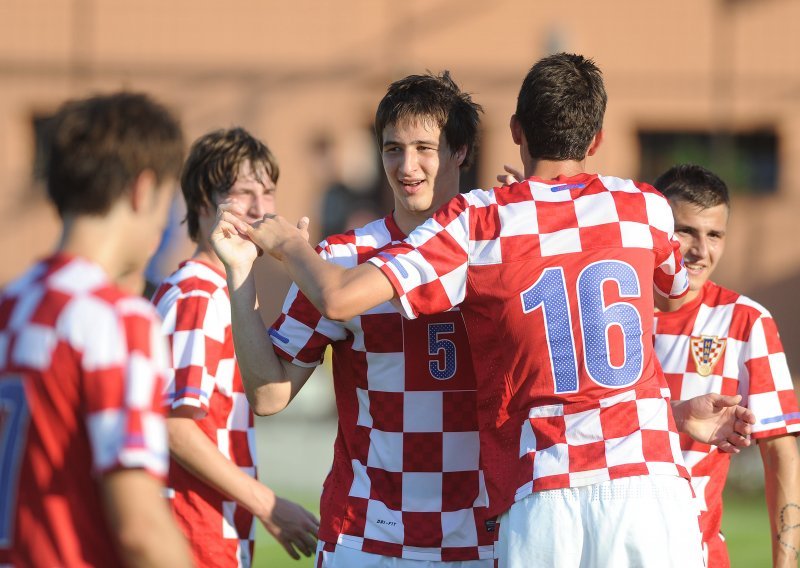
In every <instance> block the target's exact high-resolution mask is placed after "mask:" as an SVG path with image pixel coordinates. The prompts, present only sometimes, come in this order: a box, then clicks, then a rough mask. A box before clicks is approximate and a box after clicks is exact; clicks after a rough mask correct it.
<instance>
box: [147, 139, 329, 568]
mask: <svg viewBox="0 0 800 568" xmlns="http://www.w3.org/2000/svg"><path fill="white" fill-rule="evenodd" d="M278 174H279V171H278V164H277V162H276V161H275V158H274V156H273V155H272V152H271V151H270V150H269V148H267V147H266V146H265V145H264V144H263V143H262V142H261V141H259V140H257V139H256V138H254V137H253V136H252V135H250V134H249V133H248V132H247V131H245V130H244V129H242V128H232V129H228V130H217V131H214V132H210V133H208V134H206V135H204V136H201V137H200V138H199V139H197V140H196V141H195V142H194V144H192V147H191V149H190V152H189V157H188V158H187V160H186V164H185V165H184V167H183V172H182V174H181V188H182V191H183V195H184V198H185V200H186V207H187V215H186V221H187V227H188V231H189V236H190V237H191V239H192V240H193V241H195V242H196V243H197V249H196V251H195V253H194V255H193V256H192V257H191V258H190V259H189V260H187V261H186V262H184V263H182V264H181V265H180V267H179V268H178V270H177V271H176V272H174V273H173V274H172V275H171V276H169V277H168V278H167V279H166V280H165V281H164V282H163V283H162V285H161V286H160V287H159V288H158V290H157V291H156V294H155V295H154V297H153V303H155V305H156V307H157V309H158V312H159V314H160V315H161V317H162V318H163V319H164V324H163V328H162V329H163V332H164V334H165V335H166V336H167V337H169V341H170V344H171V346H172V368H171V369H170V372H169V375H168V380H167V389H166V397H167V404H168V405H169V416H168V418H167V428H168V431H169V449H170V453H171V455H172V462H171V465H170V472H169V479H168V487H169V489H168V495H169V497H170V499H171V503H172V509H173V512H174V514H175V517H176V519H177V520H178V524H179V526H180V527H181V529H182V530H183V532H184V534H185V535H186V537H187V538H188V540H189V543H190V545H191V547H192V552H193V553H194V558H195V561H196V563H197V564H198V565H199V566H209V567H210V566H219V567H225V568H229V567H237V566H241V567H247V566H250V564H251V562H252V557H253V544H254V538H255V520H254V518H255V517H257V518H258V519H259V520H260V521H261V522H262V523H263V524H264V527H266V529H267V530H268V531H269V532H270V533H271V534H272V535H273V536H274V537H275V538H276V539H277V540H278V542H280V543H281V545H282V546H283V547H284V549H285V550H286V551H287V552H288V553H289V554H290V555H291V556H292V557H293V558H299V554H298V551H299V552H300V553H303V554H305V555H306V556H308V555H310V554H312V552H313V551H314V544H315V542H314V536H315V533H316V530H317V520H316V518H315V517H314V516H313V515H312V514H311V513H309V512H308V511H306V510H305V509H303V508H302V507H300V506H299V505H297V504H295V503H292V502H290V501H287V500H285V499H282V498H280V497H278V496H277V495H275V493H274V492H273V491H272V490H271V489H270V488H269V487H267V486H266V485H264V484H262V483H260V482H259V481H258V479H257V478H256V453H255V431H254V429H253V413H252V411H251V410H250V407H249V406H248V404H247V398H246V396H245V394H244V390H243V387H242V379H241V376H240V374H239V368H238V365H237V363H236V357H235V354H234V349H233V337H232V335H231V325H230V320H231V306H230V300H229V298H228V288H227V286H226V283H225V271H224V269H223V266H222V263H221V262H220V260H219V258H217V256H216V254H215V253H214V251H213V249H212V248H211V244H210V242H209V236H210V234H211V227H212V226H213V225H214V221H215V218H216V214H217V209H216V208H217V204H218V203H219V202H220V201H222V200H225V199H227V200H229V201H230V202H233V203H236V204H238V205H240V206H241V212H242V214H243V215H245V217H246V218H247V219H253V220H255V219H260V218H261V217H262V216H263V215H264V214H267V213H273V212H274V211H275V184H276V183H277V181H278Z"/></svg>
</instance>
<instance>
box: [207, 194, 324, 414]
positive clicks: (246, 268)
mask: <svg viewBox="0 0 800 568" xmlns="http://www.w3.org/2000/svg"><path fill="white" fill-rule="evenodd" d="M233 207H235V205H231V204H223V205H221V206H220V208H219V213H218V215H217V224H216V225H215V227H214V229H213V231H212V233H211V244H212V246H213V247H214V251H215V252H216V254H217V256H218V257H219V258H220V260H221V261H222V263H223V264H224V265H225V272H226V276H227V282H228V292H229V293H230V299H231V330H232V332H233V346H234V349H235V351H236V359H237V363H238V365H239V371H240V373H241V375H242V383H243V385H244V390H245V393H246V394H247V400H248V402H249V403H250V407H251V408H252V409H253V412H255V413H256V414H258V415H259V416H266V415H270V414H275V413H276V412H279V411H281V410H283V409H284V408H286V406H287V405H288V404H289V403H290V402H291V401H292V400H293V399H294V397H295V396H296V395H297V393H298V392H299V391H300V389H301V388H302V387H303V385H305V383H306V381H307V380H308V378H309V377H310V376H311V373H312V372H313V371H314V368H313V367H300V366H298V365H294V364H292V363H290V362H288V361H285V360H283V359H281V358H280V357H278V356H277V355H276V354H275V351H274V349H273V347H272V342H271V341H270V340H269V336H268V335H267V333H266V332H265V330H264V323H263V321H262V320H261V315H260V314H259V311H258V299H257V296H256V284H255V278H254V275H253V263H254V261H255V259H256V258H257V256H258V254H259V253H258V249H257V248H256V246H255V245H254V244H253V243H252V241H250V240H249V239H247V238H244V237H243V236H242V235H241V234H240V233H239V232H238V231H236V229H235V228H234V226H233V225H231V224H230V223H229V222H228V221H226V220H225V214H226V212H230V213H228V214H229V215H231V214H232V213H233V212H235V211H232V209H233ZM307 224H308V223H307V221H306V222H305V223H304V224H303V225H302V226H301V231H304V230H305V229H306V227H307Z"/></svg>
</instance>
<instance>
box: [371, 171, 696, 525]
mask: <svg viewBox="0 0 800 568" xmlns="http://www.w3.org/2000/svg"><path fill="white" fill-rule="evenodd" d="M672 231H673V220H672V212H671V211H670V208H669V205H668V204H667V201H666V200H665V199H664V198H663V197H662V196H661V194H660V193H658V192H656V191H655V190H654V189H653V188H651V187H650V186H647V185H644V184H637V183H635V182H633V181H630V180H623V179H619V178H612V177H601V176H598V175H590V174H581V175H577V176H574V177H559V178H557V179H555V180H543V179H538V178H531V179H529V180H526V181H523V182H521V183H515V184H513V185H511V186H506V187H500V188H495V189H493V190H491V191H483V190H475V191H472V192H471V193H469V194H466V195H460V196H457V197H456V198H454V199H453V200H452V201H450V202H449V203H448V204H446V205H445V206H444V207H442V208H441V209H440V210H439V211H438V212H437V213H436V214H435V215H434V216H433V217H432V218H431V219H429V220H428V221H427V222H426V223H425V224H423V225H422V226H420V227H419V228H417V229H416V230H415V231H414V232H413V233H412V234H411V235H409V237H408V239H407V240H406V241H405V242H404V243H402V244H400V245H398V246H395V247H390V248H388V249H386V250H384V251H382V252H381V253H380V254H379V255H378V256H376V257H375V258H373V259H371V260H370V262H373V263H374V264H376V265H377V266H379V267H380V269H381V270H382V271H383V272H384V274H385V275H386V276H387V277H388V278H389V280H390V281H391V282H392V285H393V287H394V289H395V291H396V293H397V296H398V301H397V303H399V304H400V305H401V306H402V308H403V311H404V312H405V314H406V315H407V316H408V317H412V318H413V317H416V316H417V315H419V314H420V313H436V312H440V311H442V310H447V309H450V308H451V307H453V306H459V305H460V308H461V312H462V314H463V316H464V320H465V322H466V325H467V331H468V333H469V340H470V344H471V345H472V346H473V361H474V365H475V371H476V374H477V376H478V395H479V399H478V408H479V420H480V426H481V456H482V465H483V469H484V471H485V472H486V479H487V488H488V490H489V499H490V509H491V511H492V512H494V513H497V512H501V511H503V510H505V509H507V508H508V507H509V506H510V505H511V503H512V502H513V500H514V499H515V498H516V499H517V500H519V499H522V498H524V497H525V496H526V495H528V494H529V493H530V492H531V491H539V490H543V489H554V488H565V487H575V486H580V485H588V484H593V483H598V482H601V481H605V480H607V479H614V478H619V477H625V476H631V475H646V474H664V475H673V476H674V475H686V471H685V468H684V467H683V465H682V459H681V456H680V447H679V444H678V434H677V431H676V429H675V424H674V422H673V419H672V414H671V412H670V411H669V405H668V403H667V400H666V398H665V396H664V394H665V391H666V389H664V391H662V386H664V383H663V375H662V374H661V371H660V367H659V366H658V363H657V361H656V359H655V355H654V353H653V346H652V335H651V334H652V318H653V313H652V312H653V309H652V307H653V289H654V284H655V288H656V289H657V290H658V292H659V293H661V294H663V295H670V296H680V295H681V294H683V293H685V291H686V287H687V277H686V271H685V269H683V267H682V265H681V257H680V253H679V247H678V243H677V241H676V240H675V239H674V238H673V237H672Z"/></svg>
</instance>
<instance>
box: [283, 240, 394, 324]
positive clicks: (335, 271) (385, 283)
mask: <svg viewBox="0 0 800 568" xmlns="http://www.w3.org/2000/svg"><path fill="white" fill-rule="evenodd" d="M281 260H282V261H283V263H284V266H286V270H287V272H288V273H289V276H290V277H291V279H292V280H294V281H295V282H296V283H297V286H298V287H299V288H300V290H302V291H303V293H304V294H305V295H306V297H307V298H308V299H309V300H310V301H311V303H313V304H314V306H315V307H316V308H317V309H318V310H319V311H320V313H321V314H322V315H324V316H325V317H327V318H328V319H332V320H338V321H346V320H349V319H351V318H353V317H355V316H357V315H359V314H362V313H364V312H366V311H367V310H369V309H371V308H374V307H375V306H377V305H379V304H382V303H384V302H387V301H389V300H391V299H392V298H393V297H394V289H393V288H392V286H391V284H390V282H389V280H388V279H387V278H386V277H385V276H384V275H383V274H381V272H380V270H379V269H378V268H376V267H375V266H372V265H371V264H369V263H365V264H362V265H359V266H357V267H355V268H351V269H345V268H343V267H341V266H338V265H336V264H333V263H331V262H326V261H325V260H323V259H322V258H320V257H319V255H317V253H316V252H315V251H314V250H313V249H312V248H311V247H310V246H309V245H308V244H307V243H305V242H302V241H301V240H299V239H294V240H292V241H289V242H287V243H286V244H285V246H284V248H283V249H282V255H281Z"/></svg>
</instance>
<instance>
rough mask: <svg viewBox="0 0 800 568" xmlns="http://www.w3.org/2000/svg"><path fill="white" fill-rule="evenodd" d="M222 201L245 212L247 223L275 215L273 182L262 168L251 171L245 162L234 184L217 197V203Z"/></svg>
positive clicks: (249, 165)
mask: <svg viewBox="0 0 800 568" xmlns="http://www.w3.org/2000/svg"><path fill="white" fill-rule="evenodd" d="M223 200H226V201H230V202H235V203H238V204H239V205H240V206H241V208H242V210H243V211H244V212H245V218H246V219H247V222H248V223H254V222H256V221H258V220H260V219H261V218H262V217H264V215H267V214H274V213H275V182H273V181H272V179H270V177H269V176H268V175H267V172H266V170H265V169H264V168H263V167H259V168H257V169H256V171H253V166H252V164H251V163H250V161H249V160H247V161H245V162H244V163H242V165H241V167H240V168H239V174H238V175H237V176H236V182H234V184H233V185H232V186H231V188H230V190H228V192H227V193H225V194H221V195H219V196H218V203H219V202H222V201H223ZM215 216H216V215H214V217H215ZM212 224H213V222H212Z"/></svg>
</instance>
